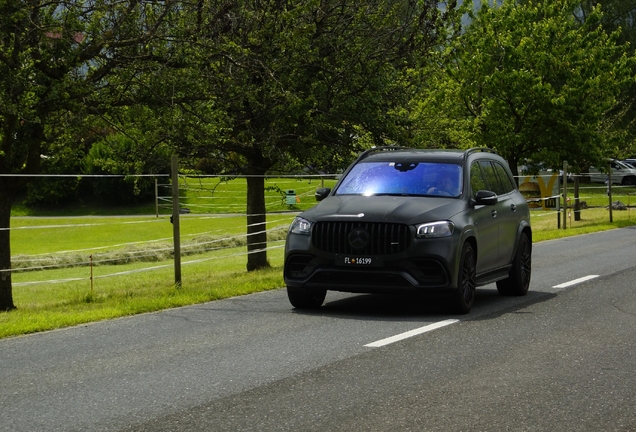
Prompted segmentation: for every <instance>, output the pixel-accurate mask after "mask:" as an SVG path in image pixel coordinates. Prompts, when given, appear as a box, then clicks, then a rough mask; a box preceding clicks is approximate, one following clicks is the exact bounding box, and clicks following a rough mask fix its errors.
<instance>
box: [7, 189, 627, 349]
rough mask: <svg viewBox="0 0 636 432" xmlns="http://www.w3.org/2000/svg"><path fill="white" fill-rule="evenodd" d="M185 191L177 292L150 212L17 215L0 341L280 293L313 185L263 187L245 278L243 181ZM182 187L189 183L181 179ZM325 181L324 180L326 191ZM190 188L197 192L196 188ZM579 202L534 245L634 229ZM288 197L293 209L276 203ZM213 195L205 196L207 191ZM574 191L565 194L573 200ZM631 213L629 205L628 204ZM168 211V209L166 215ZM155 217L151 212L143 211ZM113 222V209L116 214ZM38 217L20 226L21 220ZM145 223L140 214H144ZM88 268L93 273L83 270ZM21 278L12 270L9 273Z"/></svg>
mask: <svg viewBox="0 0 636 432" xmlns="http://www.w3.org/2000/svg"><path fill="white" fill-rule="evenodd" d="M191 180H196V182H195V184H194V185H193V184H188V185H187V186H188V189H187V190H184V191H183V194H184V195H185V196H186V198H184V199H183V200H181V206H182V207H188V208H189V209H190V211H191V213H190V214H187V215H182V216H181V218H180V219H181V223H180V227H181V244H182V254H183V256H182V286H181V287H180V288H177V287H175V284H174V264H173V260H172V255H171V251H172V225H171V224H170V221H169V216H167V213H168V211H167V210H164V211H163V212H161V214H160V215H159V217H156V216H155V215H154V204H148V205H146V206H140V207H139V208H135V209H129V210H130V212H129V214H132V215H126V216H121V215H119V216H104V215H108V214H112V213H111V211H112V210H113V209H99V208H90V209H85V210H84V213H86V214H90V215H93V216H74V217H67V216H63V214H78V213H79V212H78V211H77V209H56V210H47V211H35V210H33V209H26V210H25V209H24V208H23V207H21V206H17V207H16V211H15V217H13V218H12V232H11V239H12V244H11V247H12V256H13V260H14V264H13V267H14V269H16V271H15V272H14V273H13V275H12V279H13V285H14V288H13V295H14V302H15V304H16V306H17V308H18V309H17V310H15V311H11V312H9V313H2V314H0V337H10V336H16V335H21V334H28V333H33V332H39V331H45V330H51V329H56V328H61V327H66V326H71V325H78V324H83V323H88V322H93V321H99V320H103V319H111V318H116V317H121V316H127V315H133V314H138V313H143V312H151V311H157V310H161V309H166V308H171V307H177V306H183V305H189V304H195V303H201V302H206V301H211V300H217V299H222V298H227V297H232V296H237V295H243V294H247V293H252V292H258V291H263V290H270V289H276V288H279V287H282V286H283V278H282V265H283V245H284V235H285V233H286V229H287V226H288V225H289V223H290V222H291V220H292V219H293V217H294V215H295V214H296V211H299V210H302V209H304V208H309V207H310V206H312V205H314V204H315V201H314V199H313V193H314V191H315V189H316V187H320V186H323V182H322V181H321V180H320V179H318V180H316V179H312V180H311V181H310V180H306V179H305V180H297V179H272V180H270V181H268V183H267V184H268V186H269V187H270V189H269V190H268V192H267V197H268V198H267V202H268V211H270V212H271V213H269V214H268V217H267V220H268V225H267V230H268V238H269V243H268V251H267V253H268V259H269V262H270V265H271V268H269V269H265V270H261V271H257V272H250V273H248V272H247V271H246V270H245V265H246V262H247V257H246V248H245V232H246V223H247V222H246V217H245V214H244V213H245V205H244V201H245V182H244V180H243V179H236V180H232V181H228V182H219V181H218V180H216V179H191ZM188 182H190V180H188ZM332 184H333V180H327V181H325V183H324V185H325V186H330V185H332ZM194 186H196V187H194ZM585 186H587V187H582V188H581V197H582V198H581V199H582V200H584V201H586V203H587V204H588V206H591V207H592V208H589V209H585V210H583V211H582V212H581V220H580V221H574V215H571V217H570V218H568V220H567V221H566V224H567V229H557V227H558V226H559V224H561V227H562V220H561V221H560V222H557V218H558V217H559V215H558V214H557V213H555V212H553V211H542V210H539V211H533V212H532V217H531V222H532V227H533V232H534V242H535V243H536V242H540V241H545V240H550V239H556V238H560V237H564V236H571V235H579V234H585V233H590V232H596V231H600V230H607V229H613V228H618V227H623V226H629V225H635V224H636V208H629V209H628V210H625V211H614V212H613V222H611V223H610V221H609V211H608V210H607V208H606V206H607V205H608V204H609V199H608V197H607V195H606V193H605V192H606V191H605V187H604V186H603V185H600V186H596V185H585ZM287 189H294V190H295V191H296V193H297V194H298V196H299V197H300V202H299V203H296V204H295V205H294V206H288V205H286V204H285V203H284V200H283V196H282V194H281V191H285V190H287ZM212 190H213V191H214V193H211V191H212ZM635 192H636V189H634V188H615V190H614V196H613V198H614V201H616V200H620V201H622V202H623V203H625V204H627V203H628V202H629V201H630V200H631V201H633V202H634V203H636V196H633V195H630V194H632V193H635ZM572 194H573V191H569V192H568V195H569V196H572ZM632 205H633V204H632ZM170 207H171V206H170ZM149 210H153V211H149ZM119 212H120V213H121V210H119ZM27 214H28V215H31V216H39V217H22V216H24V215H27ZM142 214H143V215H142ZM91 262H92V265H90V264H91ZM17 270H20V271H17Z"/></svg>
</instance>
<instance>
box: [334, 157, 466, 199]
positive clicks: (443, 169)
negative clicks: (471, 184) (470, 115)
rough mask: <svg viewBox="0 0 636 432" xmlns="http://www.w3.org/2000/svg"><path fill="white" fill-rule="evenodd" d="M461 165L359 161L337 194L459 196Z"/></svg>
mask: <svg viewBox="0 0 636 432" xmlns="http://www.w3.org/2000/svg"><path fill="white" fill-rule="evenodd" d="M461 185H462V167H461V166H460V165H457V164H451V163H439V162H420V163H417V164H411V165H400V164H396V163H395V162H361V163H359V164H357V165H356V166H354V167H353V169H352V170H351V171H350V172H349V173H348V174H347V176H346V177H345V178H344V180H343V181H342V183H341V185H340V186H339V187H338V189H337V191H336V195H366V196H371V195H427V196H446V197H458V196H459V195H461V192H462V191H461Z"/></svg>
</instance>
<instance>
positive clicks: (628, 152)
mask: <svg viewBox="0 0 636 432" xmlns="http://www.w3.org/2000/svg"><path fill="white" fill-rule="evenodd" d="M596 7H600V8H601V11H602V12H603V16H602V17H601V20H600V24H601V25H602V26H603V28H604V29H605V30H606V31H607V32H614V31H620V35H619V37H618V39H617V43H619V44H621V45H625V48H626V49H627V52H628V53H629V54H631V55H633V54H634V52H635V50H636V0H585V1H582V2H581V5H580V8H579V9H578V10H577V11H576V12H575V16H576V17H577V19H578V20H579V21H580V22H584V21H585V20H586V19H587V17H588V16H589V15H590V12H591V11H593V10H594V8H596ZM613 114H614V116H615V117H617V121H616V122H615V123H614V128H615V130H614V134H615V136H616V140H615V141H616V142H617V145H616V146H615V149H614V151H613V152H612V153H613V156H616V157H620V158H624V157H631V156H633V155H635V154H636V82H635V81H632V82H631V83H630V85H629V86H627V88H626V89H624V91H623V92H622V94H621V96H620V98H619V103H618V104H617V105H616V107H615V109H614V110H613Z"/></svg>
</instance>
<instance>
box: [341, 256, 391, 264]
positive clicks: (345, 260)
mask: <svg viewBox="0 0 636 432" xmlns="http://www.w3.org/2000/svg"><path fill="white" fill-rule="evenodd" d="M336 264H338V265H341V266H347V267H381V266H382V258H378V257H370V256H347V255H340V256H338V257H336Z"/></svg>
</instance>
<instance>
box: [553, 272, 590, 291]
mask: <svg viewBox="0 0 636 432" xmlns="http://www.w3.org/2000/svg"><path fill="white" fill-rule="evenodd" d="M598 276H599V275H589V276H585V277H582V278H578V279H574V280H571V281H570V282H565V283H562V284H559V285H555V286H553V287H552V288H567V287H569V286H572V285H576V284H579V283H581V282H585V281H588V280H590V279H594V278H597V277H598Z"/></svg>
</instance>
